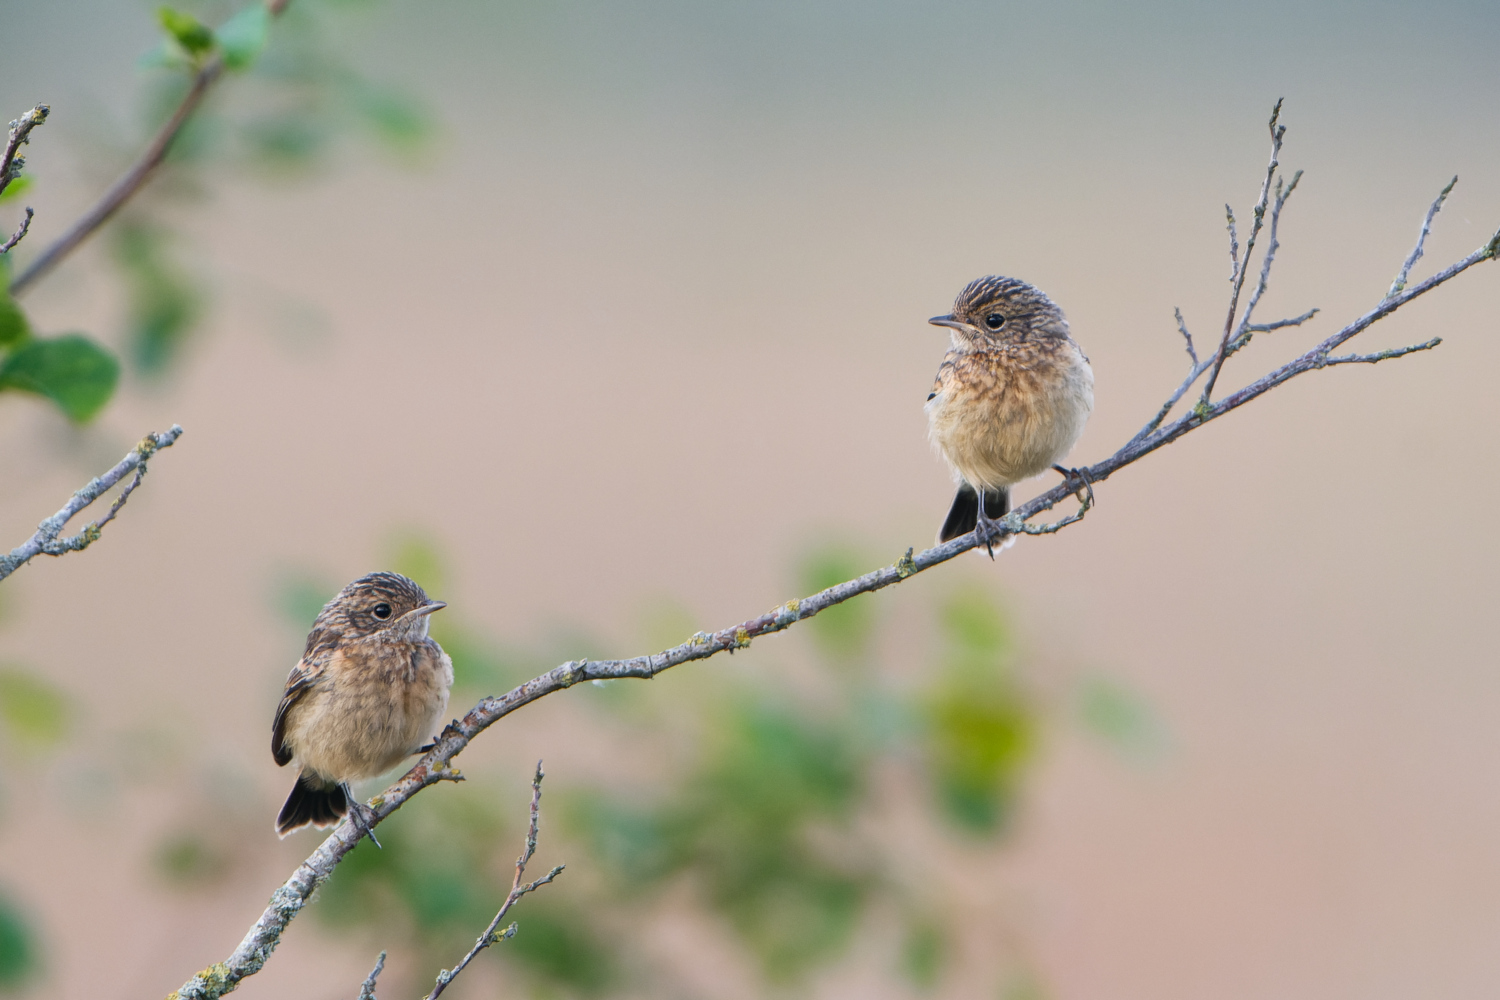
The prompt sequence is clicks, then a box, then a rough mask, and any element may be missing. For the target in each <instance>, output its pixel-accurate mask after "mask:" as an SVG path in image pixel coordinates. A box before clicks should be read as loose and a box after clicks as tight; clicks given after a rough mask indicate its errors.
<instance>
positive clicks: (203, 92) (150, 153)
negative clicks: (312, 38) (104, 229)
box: [10, 0, 291, 295]
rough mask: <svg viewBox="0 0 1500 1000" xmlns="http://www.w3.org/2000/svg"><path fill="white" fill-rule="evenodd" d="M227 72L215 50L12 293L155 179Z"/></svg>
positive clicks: (283, 0)
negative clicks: (124, 166) (134, 155)
mask: <svg viewBox="0 0 1500 1000" xmlns="http://www.w3.org/2000/svg"><path fill="white" fill-rule="evenodd" d="M290 2H291V0H268V2H267V3H266V10H267V12H268V13H269V14H270V15H271V17H273V18H274V17H276V16H278V15H279V14H280V13H281V12H282V11H284V10H285V9H286V6H287V4H288V3H290ZM223 75H224V56H223V54H222V53H220V52H214V53H212V54H211V55H210V56H209V57H208V58H207V59H205V60H204V61H203V64H202V65H201V66H199V67H198V71H197V72H196V73H194V74H193V82H192V84H191V85H190V86H189V87H188V92H187V93H186V94H185V95H184V96H183V98H182V101H181V102H180V103H179V104H178V105H177V109H176V110H175V111H173V112H172V116H171V117H170V118H168V119H167V121H166V123H165V124H164V125H162V127H161V128H160V129H158V130H157V132H156V135H154V136H152V137H151V141H150V142H149V143H147V145H146V149H145V150H144V151H143V152H142V153H141V155H140V157H139V158H138V159H137V160H136V161H135V162H134V163H133V164H131V165H130V168H129V169H128V170H126V171H125V173H123V174H121V175H120V177H119V179H117V180H116V181H115V182H114V183H113V184H111V185H110V187H109V190H108V191H105V192H104V194H103V195H102V196H101V197H100V198H99V200H98V201H97V202H95V203H94V206H93V207H92V208H90V209H89V210H88V211H87V212H85V213H84V214H83V215H82V217H80V218H79V219H78V221H77V222H75V223H73V225H72V226H71V227H70V228H69V229H68V231H67V232H65V233H63V234H62V236H60V237H58V239H57V241H56V242H54V243H53V244H52V245H50V246H49V247H47V249H45V250H43V251H42V252H41V253H40V254H38V255H37V257H36V259H34V260H33V261H32V262H31V263H30V264H29V265H28V266H27V268H26V270H24V271H22V272H21V273H20V274H19V275H18V276H17V277H16V280H15V281H13V282H11V286H10V290H11V294H12V295H21V294H22V293H23V292H25V291H26V290H27V289H28V288H30V287H31V286H32V285H33V284H35V283H36V282H37V281H38V280H39V279H40V278H42V277H44V276H45V275H46V274H47V273H48V272H49V271H51V270H52V269H53V268H54V267H56V266H57V265H58V263H59V262H61V261H62V259H63V258H64V257H66V256H67V255H68V254H70V253H72V252H73V251H74V250H75V249H76V248H77V247H78V245H79V244H80V243H82V242H83V241H84V240H86V239H88V238H89V236H91V235H93V233H94V231H95V230H96V229H98V228H99V227H100V226H102V225H104V223H106V222H108V221H109V219H110V217H111V216H113V215H114V214H115V213H116V212H118V211H119V210H120V208H121V206H123V205H124V204H125V203H126V202H127V201H129V200H130V198H131V197H132V196H133V195H134V194H135V193H136V192H137V191H139V190H140V189H141V188H142V187H143V186H145V184H146V182H147V181H148V180H150V179H151V175H152V174H153V173H155V172H156V168H157V167H159V166H161V164H162V161H163V160H165V159H166V158H167V153H168V152H170V151H171V149H172V143H173V141H174V140H176V138H177V135H178V133H180V132H181V131H182V127H183V126H184V125H186V124H187V122H188V119H189V118H191V117H192V116H193V113H194V112H195V111H197V110H198V107H199V106H200V105H201V104H202V103H203V98H204V97H205V96H207V94H208V92H209V90H210V89H211V88H212V87H213V85H214V84H215V83H217V82H218V80H219V78H220V77H221V76H223Z"/></svg>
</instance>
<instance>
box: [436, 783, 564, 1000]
mask: <svg viewBox="0 0 1500 1000" xmlns="http://www.w3.org/2000/svg"><path fill="white" fill-rule="evenodd" d="M543 777H545V775H544V774H543V773H542V762H541V761H537V762H536V777H534V778H532V779H531V826H530V827H528V828H527V831H526V847H525V849H524V850H522V851H521V856H520V857H519V858H517V859H516V875H515V878H513V879H511V883H510V895H508V896H506V897H505V902H504V904H502V905H501V907H500V912H499V913H496V914H495V919H494V920H491V921H490V925H489V926H488V927H486V928H485V929H484V933H483V934H481V935H479V940H477V941H475V942H474V947H472V948H470V949H469V953H468V954H467V955H465V956H464V957H463V958H462V959H461V960H460V961H459V963H458V964H457V965H455V966H454V967H453V968H451V969H444V970H443V971H442V972H439V973H438V977H437V985H436V986H434V987H433V988H432V992H431V993H429V994H427V1000H437V998H438V997H439V996H441V995H442V992H443V991H444V990H446V989H447V988H448V984H449V983H451V982H453V980H454V979H456V978H458V974H459V973H460V972H462V971H464V969H466V968H467V967H468V965H469V963H470V962H472V961H474V956H475V955H478V954H479V953H480V952H481V951H484V949H486V948H488V947H489V946H490V945H492V944H494V943H495V942H497V941H507V940H509V939H510V938H512V937H515V934H516V925H515V924H511V925H510V926H509V927H507V928H506V929H505V930H503V931H499V932H498V933H497V932H496V928H497V927H499V926H500V921H502V920H504V919H505V914H506V913H508V912H510V908H511V907H512V906H514V905H516V903H518V902H520V900H521V897H522V896H524V895H526V894H527V893H528V892H535V891H536V890H537V889H539V888H540V887H542V886H544V885H546V884H547V883H548V882H551V881H552V880H553V879H555V878H557V876H558V875H560V874H562V870H563V869H564V868H565V867H567V866H566V865H558V866H557V867H556V868H553V869H552V870H551V871H550V872H548V873H547V874H545V875H543V876H542V877H541V878H539V879H536V880H535V881H533V882H527V883H525V884H524V885H523V884H522V883H521V877H522V876H524V875H525V874H526V864H527V862H529V861H530V860H531V856H532V855H533V854H535V853H536V835H537V825H538V823H539V821H540V819H541V808H542V778H543Z"/></svg>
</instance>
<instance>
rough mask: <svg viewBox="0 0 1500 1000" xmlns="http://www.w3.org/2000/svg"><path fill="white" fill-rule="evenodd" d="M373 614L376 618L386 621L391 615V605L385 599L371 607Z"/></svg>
mask: <svg viewBox="0 0 1500 1000" xmlns="http://www.w3.org/2000/svg"><path fill="white" fill-rule="evenodd" d="M371 614H373V615H374V616H375V617H376V618H379V619H380V620H381V621H385V620H386V619H387V618H389V617H390V616H391V606H390V605H389V604H387V603H385V602H384V601H381V602H380V603H379V604H377V605H375V607H374V608H373V609H371Z"/></svg>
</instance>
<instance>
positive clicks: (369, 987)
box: [356, 951, 385, 1000]
mask: <svg viewBox="0 0 1500 1000" xmlns="http://www.w3.org/2000/svg"><path fill="white" fill-rule="evenodd" d="M384 969H385V952H383V951H382V952H381V953H380V957H379V958H377V959H375V968H373V969H371V970H370V974H369V975H368V976H366V977H365V981H364V982H362V983H360V984H359V996H358V997H357V998H356V1000H375V980H377V979H379V978H380V973H381V972H382V971H384Z"/></svg>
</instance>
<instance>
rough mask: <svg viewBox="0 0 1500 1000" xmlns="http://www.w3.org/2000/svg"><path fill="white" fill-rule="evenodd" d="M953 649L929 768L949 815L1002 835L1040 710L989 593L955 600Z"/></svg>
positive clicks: (949, 636) (951, 602) (929, 704)
mask: <svg viewBox="0 0 1500 1000" xmlns="http://www.w3.org/2000/svg"><path fill="white" fill-rule="evenodd" d="M941 621H942V624H943V626H944V628H943V635H944V636H945V638H946V640H947V645H948V650H947V653H946V655H945V658H944V663H943V666H942V668H941V672H940V674H939V680H938V683H937V684H936V685H935V686H934V687H933V688H932V689H931V691H930V692H929V694H928V696H927V698H926V702H925V705H924V713H923V714H924V717H925V721H926V740H927V754H928V763H929V767H930V768H931V771H932V775H933V784H934V786H935V788H936V790H937V792H938V795H939V797H940V800H941V802H942V804H943V807H944V810H945V811H946V813H947V815H948V816H949V817H950V818H951V819H952V820H954V821H955V822H956V823H957V824H959V825H960V826H962V827H965V828H967V829H969V830H972V831H975V832H979V833H993V832H996V831H998V830H1000V829H1001V828H1002V827H1003V825H1004V823H1005V821H1006V820H1007V819H1008V818H1009V816H1010V814H1011V812H1012V807H1013V805H1014V800H1015V796H1016V793H1017V783H1018V781H1019V779H1020V777H1021V774H1022V771H1023V768H1024V766H1025V765H1026V763H1027V762H1028V760H1029V759H1030V756H1031V751H1032V749H1033V746H1034V739H1033V735H1034V730H1035V725H1036V718H1035V709H1034V708H1033V706H1032V705H1031V704H1030V700H1029V698H1028V697H1027V695H1026V693H1025V691H1024V690H1023V689H1022V687H1021V686H1020V684H1019V683H1018V682H1017V680H1016V677H1015V673H1014V671H1013V670H1012V669H1011V655H1010V641H1009V635H1008V633H1007V630H1006V628H1005V625H1004V622H1003V619H1002V618H1001V617H1000V612H999V609H998V608H996V607H995V606H994V603H993V601H992V600H991V599H990V598H989V597H988V595H986V594H985V593H984V592H983V591H981V590H978V589H977V588H976V589H966V590H960V591H958V592H956V593H955V594H954V595H953V596H951V597H950V598H949V599H948V601H947V602H946V604H945V605H944V607H943V608H942V612H941Z"/></svg>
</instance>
